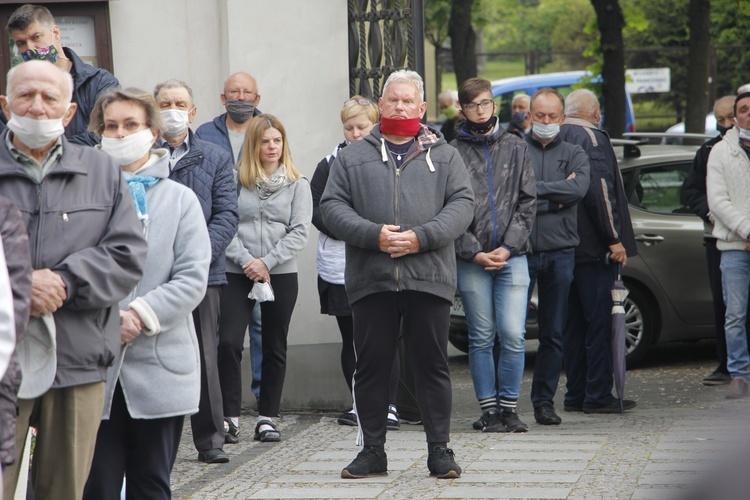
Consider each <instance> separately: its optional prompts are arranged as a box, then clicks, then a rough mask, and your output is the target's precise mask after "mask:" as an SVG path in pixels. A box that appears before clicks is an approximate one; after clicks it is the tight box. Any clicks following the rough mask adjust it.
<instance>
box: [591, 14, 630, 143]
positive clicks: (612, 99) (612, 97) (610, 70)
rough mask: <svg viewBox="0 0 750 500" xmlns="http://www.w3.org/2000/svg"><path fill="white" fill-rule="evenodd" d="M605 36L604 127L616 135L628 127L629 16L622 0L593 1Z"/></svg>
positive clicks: (603, 71) (602, 43) (602, 42)
mask: <svg viewBox="0 0 750 500" xmlns="http://www.w3.org/2000/svg"><path fill="white" fill-rule="evenodd" d="M591 4H592V5H593V6H594V11H595V12H596V21H597V24H598V25H599V33H600V37H601V52H602V59H603V61H604V66H603V68H602V82H603V85H602V93H603V94H604V128H606V129H607V131H608V132H609V134H610V135H611V136H612V137H622V133H623V131H624V130H625V50H624V44H623V40H622V28H623V26H624V25H625V18H624V17H623V15H622V9H621V8H620V4H619V2H618V0H591Z"/></svg>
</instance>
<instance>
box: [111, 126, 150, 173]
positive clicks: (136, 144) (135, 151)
mask: <svg viewBox="0 0 750 500" xmlns="http://www.w3.org/2000/svg"><path fill="white" fill-rule="evenodd" d="M153 144H154V134H153V132H151V129H150V128H147V129H145V130H141V131H140V132H136V133H135V134H130V135H126V136H125V137H123V138H122V139H114V138H112V137H102V151H104V152H105V153H107V154H108V155H109V156H111V157H112V159H113V160H115V162H116V163H117V164H118V165H120V166H121V167H122V166H125V165H130V164H131V163H133V162H135V161H137V160H140V159H141V158H143V157H144V156H146V153H148V151H149V150H150V149H151V146H152V145H153Z"/></svg>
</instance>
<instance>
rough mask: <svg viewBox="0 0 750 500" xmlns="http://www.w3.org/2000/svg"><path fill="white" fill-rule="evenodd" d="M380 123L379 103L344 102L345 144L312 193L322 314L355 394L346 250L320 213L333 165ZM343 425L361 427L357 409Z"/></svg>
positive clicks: (390, 419) (341, 419) (391, 417)
mask: <svg viewBox="0 0 750 500" xmlns="http://www.w3.org/2000/svg"><path fill="white" fill-rule="evenodd" d="M379 121H380V112H379V111H378V107H377V106H376V105H375V103H373V102H370V101H369V100H368V99H365V98H364V97H362V96H361V95H355V96H353V97H352V98H351V99H347V100H346V101H344V106H343V107H342V108H341V123H342V124H343V127H344V142H342V143H341V144H339V145H338V146H336V147H335V148H334V149H333V152H332V153H331V154H330V155H328V156H326V157H325V158H323V159H322V160H320V163H318V166H317V167H316V168H315V173H314V174H313V177H312V180H311V181H310V188H311V189H312V199H313V216H312V223H313V224H314V225H315V227H316V228H318V231H320V236H319V237H318V256H317V260H316V262H317V266H318V294H319V295H320V313H321V314H327V315H329V316H335V317H336V322H337V323H338V327H339V332H340V333H341V371H343V372H344V379H345V380H346V385H347V387H349V392H350V393H351V392H352V377H353V376H354V364H355V357H354V336H353V335H354V333H353V330H354V322H353V320H352V308H351V306H350V305H349V297H348V296H347V295H346V289H345V288H344V268H345V267H346V256H345V247H346V245H345V244H344V242H343V241H341V240H339V239H337V238H336V236H335V235H334V234H333V233H331V231H330V230H329V229H328V228H327V227H326V225H325V222H323V214H322V213H321V210H320V198H321V197H322V196H323V191H324V190H325V188H326V183H327V182H328V174H329V173H330V171H331V165H333V161H334V160H335V159H336V156H337V155H338V153H339V151H341V149H342V148H344V147H346V146H347V145H348V144H351V143H352V142H356V141H360V140H362V139H364V138H365V136H367V134H369V133H370V130H372V128H373V127H374V126H375V124H376V123H378V122H379ZM399 368H400V367H399V363H398V356H396V360H395V361H394V367H393V370H392V373H391V384H390V385H391V391H390V393H391V398H390V399H391V404H390V405H389V408H388V416H387V428H388V429H389V430H398V429H399V427H400V425H401V424H400V422H399V416H398V411H397V409H396V391H397V390H398V379H399V375H400V369H399ZM337 422H338V423H339V424H340V425H351V426H356V425H357V413H356V412H355V411H354V408H350V409H349V410H346V411H345V412H343V413H342V414H341V415H339V416H338V418H337Z"/></svg>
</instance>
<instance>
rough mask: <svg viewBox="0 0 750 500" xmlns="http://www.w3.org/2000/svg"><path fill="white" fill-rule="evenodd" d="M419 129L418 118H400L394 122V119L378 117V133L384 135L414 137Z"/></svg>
mask: <svg viewBox="0 0 750 500" xmlns="http://www.w3.org/2000/svg"><path fill="white" fill-rule="evenodd" d="M420 128H421V125H420V123H419V118H406V119H403V118H402V119H400V120H396V119H394V118H386V117H385V116H381V117H380V132H381V133H383V134H386V135H400V136H402V137H414V136H415V135H417V133H418V132H419V129H420Z"/></svg>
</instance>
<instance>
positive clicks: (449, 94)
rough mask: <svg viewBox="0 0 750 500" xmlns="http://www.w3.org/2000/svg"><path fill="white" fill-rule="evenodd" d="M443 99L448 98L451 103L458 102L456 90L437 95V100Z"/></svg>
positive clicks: (444, 91)
mask: <svg viewBox="0 0 750 500" xmlns="http://www.w3.org/2000/svg"><path fill="white" fill-rule="evenodd" d="M443 97H448V98H450V99H451V100H452V101H453V102H458V90H443V91H442V92H440V93H439V94H438V99H441V98H443Z"/></svg>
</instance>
